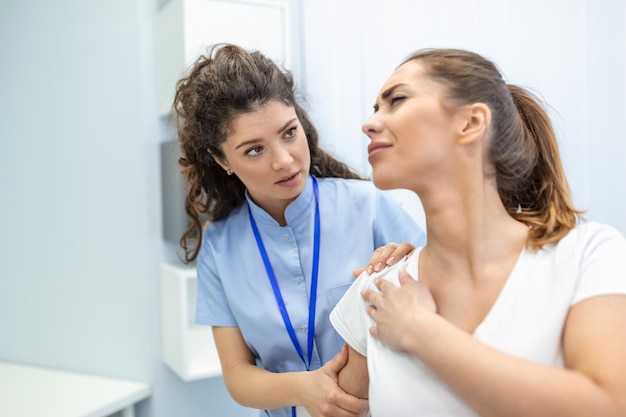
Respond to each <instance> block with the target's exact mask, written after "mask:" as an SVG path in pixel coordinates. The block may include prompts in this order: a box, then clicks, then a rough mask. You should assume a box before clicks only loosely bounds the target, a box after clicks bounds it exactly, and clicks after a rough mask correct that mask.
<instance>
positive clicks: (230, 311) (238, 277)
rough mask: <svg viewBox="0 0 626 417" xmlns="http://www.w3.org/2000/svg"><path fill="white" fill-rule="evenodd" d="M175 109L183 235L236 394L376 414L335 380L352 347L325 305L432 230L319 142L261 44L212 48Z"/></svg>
mask: <svg viewBox="0 0 626 417" xmlns="http://www.w3.org/2000/svg"><path fill="white" fill-rule="evenodd" d="M174 110H175V115H176V121H177V129H178V135H179V139H180V145H181V150H182V155H183V156H182V158H181V159H180V164H181V166H182V168H183V174H184V175H185V177H186V179H187V182H188V185H189V190H188V195H187V197H186V210H187V213H188V215H189V218H190V220H191V226H190V228H189V229H188V230H187V231H186V233H185V234H184V236H183V237H182V238H181V245H182V247H183V248H184V249H185V255H186V260H187V261H188V262H191V261H196V262H197V270H198V300H197V311H196V321H197V323H199V324H204V325H210V326H213V335H214V338H215V343H216V346H217V349H218V353H219V356H220V361H221V365H222V372H223V376H224V380H225V383H226V385H227V388H228V390H229V392H230V394H231V395H232V397H233V398H234V399H235V400H236V401H237V402H238V403H240V404H242V405H244V406H247V407H252V408H258V409H260V410H263V411H262V412H261V415H268V416H284V417H292V416H295V415H298V416H306V415H311V416H314V417H317V416H335V417H337V416H354V415H364V414H366V413H367V410H368V403H367V401H365V400H363V399H359V398H357V397H353V396H351V395H349V394H347V393H345V392H344V391H342V390H341V389H340V388H339V387H338V385H337V373H338V371H339V370H340V369H341V368H342V367H343V365H344V364H345V363H346V361H347V359H348V358H347V356H348V353H347V350H343V349H342V347H343V340H342V339H341V338H340V337H339V336H338V334H337V333H336V331H335V330H334V329H333V327H332V326H331V324H330V321H329V318H328V316H329V313H330V311H331V310H332V308H333V307H334V306H335V304H336V302H337V301H338V300H339V299H340V298H341V296H342V295H343V294H344V292H345V291H346V290H347V288H348V287H349V286H350V284H351V283H352V282H353V279H354V278H353V276H352V271H353V270H355V269H357V268H359V267H361V266H363V265H366V264H367V263H368V260H369V264H370V265H377V264H378V263H379V262H381V263H382V264H384V263H385V262H386V263H388V264H390V263H393V262H394V260H397V259H398V258H400V257H402V256H403V255H404V254H406V253H407V252H408V251H409V250H410V249H412V247H413V246H417V245H421V244H423V243H424V241H425V234H424V232H423V231H422V230H421V229H420V227H419V226H418V225H417V224H416V223H415V222H414V220H413V219H412V218H411V217H410V216H409V215H408V214H407V212H406V211H405V210H404V208H402V207H401V206H400V205H399V204H398V203H397V202H396V201H394V200H393V199H392V198H390V197H389V196H388V195H386V194H385V193H384V192H381V191H379V190H377V189H376V188H375V187H374V186H373V184H372V183H371V182H370V181H366V180H362V179H360V178H359V176H358V175H357V174H356V173H354V172H353V171H351V170H350V169H349V168H348V167H347V166H346V165H345V164H343V163H341V162H339V161H337V160H336V159H334V158H333V157H331V156H330V155H329V154H327V153H326V152H324V151H323V150H322V149H320V148H319V146H318V136H317V132H316V130H315V128H314V126H313V125H312V123H311V121H310V120H309V118H308V116H307V115H306V113H305V112H304V110H303V109H302V107H301V106H300V105H299V104H298V102H297V100H296V95H295V87H294V82H293V78H292V75H291V74H290V73H289V72H286V71H284V70H282V69H281V68H279V67H278V66H277V65H276V64H275V63H274V62H272V61H271V60H269V59H267V58H266V57H265V56H263V55H262V54H260V53H259V52H248V51H245V50H243V49H241V48H239V47H237V46H235V45H218V46H216V47H214V48H213V49H212V50H211V51H210V53H209V54H208V55H206V56H201V57H200V58H199V59H198V60H197V61H196V62H195V63H194V65H193V66H192V67H191V68H190V70H189V72H188V73H187V74H186V75H185V76H184V78H182V79H181V80H180V81H179V82H178V84H177V90H176V97H175V101H174ZM203 225H205V227H203ZM389 242H407V243H404V244H401V245H394V244H392V245H389V246H387V247H384V246H385V245H386V244H388V243H389ZM382 247H384V249H380V248H382ZM377 249H378V250H377ZM375 250H377V251H376V252H374V251H375ZM372 253H374V255H372ZM390 254H391V255H390ZM387 258H389V259H387ZM369 268H370V270H374V269H376V270H378V269H380V267H377V268H373V267H372V266H370V267H369Z"/></svg>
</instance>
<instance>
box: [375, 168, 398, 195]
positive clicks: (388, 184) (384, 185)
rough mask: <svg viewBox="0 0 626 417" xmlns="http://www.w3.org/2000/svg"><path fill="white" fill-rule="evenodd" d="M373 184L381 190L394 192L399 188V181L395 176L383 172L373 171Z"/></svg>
mask: <svg viewBox="0 0 626 417" xmlns="http://www.w3.org/2000/svg"><path fill="white" fill-rule="evenodd" d="M372 182H373V183H374V185H375V186H376V188H379V189H381V190H393V189H396V188H398V181H397V178H395V176H394V175H392V174H390V173H385V172H384V171H381V170H378V171H377V170H373V171H372Z"/></svg>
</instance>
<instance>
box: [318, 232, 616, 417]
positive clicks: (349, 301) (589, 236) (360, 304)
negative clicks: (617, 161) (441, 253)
mask: <svg viewBox="0 0 626 417" xmlns="http://www.w3.org/2000/svg"><path fill="white" fill-rule="evenodd" d="M418 255H419V251H418V250H416V251H415V252H414V253H413V254H412V255H411V256H409V257H407V258H405V259H403V261H402V262H399V263H398V264H396V265H394V266H393V267H391V268H387V269H385V270H384V271H382V272H380V273H375V274H372V275H367V274H365V273H364V274H362V275H361V276H360V277H359V278H358V279H357V280H356V281H355V283H354V284H353V285H352V286H351V287H350V289H349V290H348V292H346V294H345V295H344V296H343V298H342V299H341V301H340V302H339V304H337V306H336V307H335V308H334V310H333V311H332V312H331V315H330V320H331V323H332V324H333V326H334V327H335V329H336V330H337V331H338V332H339V334H340V335H341V336H342V337H343V338H344V340H345V341H346V342H347V343H348V344H349V345H350V346H352V348H353V349H355V350H356V351H358V352H359V353H361V354H362V355H364V356H367V365H368V371H369V377H370V387H369V399H370V409H371V412H372V416H373V417H385V416H393V417H402V416H407V417H409V416H410V417H414V416H418V415H419V416H428V417H431V416H433V417H434V416H437V417H443V416H450V417H462V416H476V415H477V414H476V413H475V412H474V411H473V410H472V409H471V408H470V407H469V406H467V405H466V404H465V403H464V402H463V401H462V400H461V399H460V398H459V397H458V396H456V394H455V393H454V392H452V391H451V390H450V389H449V388H448V387H447V385H446V384H444V383H443V382H442V381H440V380H439V378H438V377H437V376H436V375H434V374H433V373H431V372H430V370H429V369H428V368H427V367H426V366H425V365H423V364H422V363H421V362H420V361H419V360H418V359H417V358H415V357H413V356H410V355H408V354H406V353H401V352H398V351H394V350H391V349H389V348H387V347H386V346H384V345H383V344H382V343H381V342H379V341H377V340H375V339H374V338H373V337H372V336H371V335H370V334H369V328H370V327H371V326H372V325H373V322H372V320H371V319H370V317H369V316H368V315H367V313H366V311H365V306H366V303H365V301H364V300H363V299H362V297H361V292H362V291H363V290H364V289H366V288H370V289H375V287H374V281H375V280H376V279H377V278H379V277H382V278H384V279H386V280H388V281H390V282H393V283H395V284H396V285H398V270H400V269H406V270H407V271H408V272H409V273H410V274H411V276H413V277H415V276H416V275H417V270H418V269H417V264H418ZM606 294H624V295H626V239H624V236H622V235H621V234H620V233H619V232H618V231H617V230H615V229H614V228H612V227H610V226H606V225H601V224H598V223H595V222H590V223H583V224H580V225H578V226H577V227H576V228H575V229H573V230H572V231H571V232H570V233H569V234H568V235H567V236H565V237H564V238H563V239H561V241H560V242H558V243H557V244H555V245H548V246H545V247H544V248H543V249H542V250H540V251H532V250H527V249H525V250H523V251H522V253H521V254H520V257H519V259H518V260H517V263H516V265H515V267H514V268H513V271H512V272H511V275H510V276H509V278H508V280H507V282H506V283H505V285H504V287H503V288H502V291H501V293H500V294H499V296H498V298H497V299H496V301H495V303H494V305H493V306H492V308H491V310H490V311H489V313H488V314H487V316H486V317H485V319H484V320H483V322H482V323H481V324H480V325H479V326H478V327H477V328H476V330H475V332H474V334H473V336H474V338H475V339H476V340H479V341H480V342H482V343H484V344H486V345H488V346H491V347H493V348H495V349H498V350H500V351H502V352H506V353H509V354H511V355H513V356H517V357H520V358H525V359H528V360H531V361H533V362H537V363H541V364H545V365H549V366H556V367H563V350H562V345H561V334H562V329H563V324H564V322H565V319H566V317H567V314H568V311H569V309H570V307H571V306H573V305H574V304H576V303H577V302H579V301H582V300H584V299H587V298H590V297H594V296H597V295H606Z"/></svg>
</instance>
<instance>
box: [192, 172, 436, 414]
mask: <svg viewBox="0 0 626 417" xmlns="http://www.w3.org/2000/svg"><path fill="white" fill-rule="evenodd" d="M318 184H319V200H320V201H319V208H320V220H321V233H320V261H319V276H318V288H317V308H316V317H315V341H314V347H313V354H312V359H311V369H312V370H314V369H317V368H319V367H321V366H322V365H323V364H324V363H326V362H327V361H329V360H330V359H332V358H333V357H334V356H335V355H336V354H337V353H338V352H339V351H340V350H341V347H342V346H343V339H341V337H340V336H339V335H338V333H337V332H336V331H335V329H334V328H333V326H332V325H331V324H330V320H329V318H328V316H329V314H330V311H331V310H332V309H333V307H334V306H335V304H336V303H337V302H338V301H339V299H340V298H341V297H342V296H343V294H344V293H345V291H346V290H347V289H348V287H349V286H350V284H352V282H353V281H354V277H353V276H352V271H353V270H354V269H356V268H360V267H365V264H366V262H367V261H368V260H369V258H370V256H371V255H372V252H373V251H374V249H376V248H378V247H380V246H383V245H385V244H387V243H389V242H396V243H400V242H404V241H408V242H411V243H412V244H414V245H415V246H421V245H423V244H424V243H425V241H426V235H425V233H424V232H423V230H422V229H421V228H420V227H419V226H418V225H417V223H416V222H415V221H414V220H413V219H412V217H411V216H409V214H408V213H407V212H406V210H405V209H404V208H403V207H401V206H400V204H399V203H398V202H397V201H396V200H394V199H393V197H391V196H389V195H387V194H386V193H385V192H383V191H380V190H377V189H376V188H375V187H374V185H373V184H372V183H371V182H370V181H363V180H347V179H339V178H320V179H318ZM248 207H250V209H251V211H252V215H253V216H254V219H255V221H256V223H257V226H258V228H259V232H260V234H261V238H262V239H263V244H264V245H265V248H266V250H267V253H268V256H269V259H270V261H271V264H272V268H273V269H274V273H275V275H276V280H277V281H278V285H279V287H280V291H281V293H282V296H283V299H284V301H285V305H286V308H287V311H288V313H289V317H290V319H291V322H292V324H293V327H294V329H295V332H296V336H297V338H298V341H299V342H300V347H301V349H302V352H303V354H304V356H305V358H306V357H307V353H308V352H307V330H308V327H307V326H308V313H309V309H308V306H309V294H308V292H309V290H310V288H311V267H312V261H313V259H312V258H313V229H314V214H315V197H314V194H313V186H312V180H311V178H308V180H307V184H306V186H305V188H304V190H303V192H302V193H301V194H300V195H299V196H298V198H296V199H295V200H294V201H293V202H292V203H291V204H290V205H289V206H288V207H287V209H286V211H285V219H286V221H287V225H286V226H280V225H279V224H278V223H277V222H276V221H275V220H274V219H273V218H272V217H271V216H270V215H269V214H268V213H266V212H265V211H264V210H263V209H262V208H260V207H259V206H257V205H256V204H255V203H254V202H253V201H252V200H251V199H250V198H249V196H248V195H246V201H244V203H243V204H242V206H240V207H238V208H236V209H235V210H233V212H232V213H231V214H230V216H229V217H228V218H226V219H223V220H220V221H218V222H215V223H212V224H210V225H209V226H208V228H207V229H206V230H205V231H204V235H203V241H202V247H201V250H200V253H199V255H198V266H197V268H198V298H197V309H196V322H197V323H198V324H205V325H211V326H238V327H239V328H240V330H241V333H242V335H243V337H244V339H245V341H246V343H247V344H248V346H249V347H250V349H251V351H252V352H253V354H254V355H255V357H256V358H257V364H258V365H259V366H261V367H264V368H266V369H268V370H270V371H272V372H291V371H305V370H306V366H305V364H304V363H303V362H302V359H300V357H299V356H298V353H297V351H296V349H295V348H294V346H293V344H292V342H291V339H290V338H289V334H288V332H287V330H286V328H285V325H284V322H283V319H282V317H281V315H280V310H279V308H278V305H277V303H276V299H275V297H274V293H273V291H272V286H271V283H270V281H269V279H268V277H267V273H266V270H265V267H264V265H263V260H262V258H261V255H260V253H259V249H258V247H257V244H256V240H255V238H254V234H253V232H252V227H251V226H250V220H249V217H248ZM269 415H271V416H285V417H289V416H291V409H290V408H284V409H279V410H270V412H269Z"/></svg>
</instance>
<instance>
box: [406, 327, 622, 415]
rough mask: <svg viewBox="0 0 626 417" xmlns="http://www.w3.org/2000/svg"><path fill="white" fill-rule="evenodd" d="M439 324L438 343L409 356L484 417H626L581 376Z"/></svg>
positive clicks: (433, 341)
mask: <svg viewBox="0 0 626 417" xmlns="http://www.w3.org/2000/svg"><path fill="white" fill-rule="evenodd" d="M441 320H443V319H441ZM439 324H440V325H438V326H437V337H431V338H422V341H423V340H425V339H426V340H428V342H427V343H423V342H422V343H421V344H420V346H419V347H417V348H416V349H411V348H409V352H411V353H412V354H413V355H415V356H417V357H419V358H420V359H421V360H422V361H423V362H424V363H425V364H426V365H427V366H428V367H429V368H430V369H431V370H432V371H433V372H434V373H435V374H437V375H438V376H439V378H441V379H442V380H443V381H444V382H445V383H446V384H447V385H448V386H449V387H450V388H451V389H452V390H453V391H455V392H456V393H457V394H458V395H459V396H460V397H461V398H463V399H464V400H465V402H467V403H468V404H469V405H470V406H471V407H473V408H474V409H475V410H476V411H477V412H478V413H479V414H480V415H481V416H484V417H491V416H494V417H495V416H504V415H506V416H510V417H517V416H519V417H527V416H529V415H532V416H534V417H541V416H569V417H576V416H581V417H582V416H590V415H598V416H600V415H601V416H607V417H609V416H622V415H623V414H620V413H619V411H618V410H619V408H620V404H619V399H618V398H619V397H620V396H619V395H617V393H615V395H611V393H610V392H609V391H607V390H606V389H604V388H603V387H601V386H600V385H598V384H596V383H594V382H593V381H592V380H591V378H589V377H587V376H585V375H583V374H582V373H579V372H574V371H571V370H566V369H558V368H552V367H548V366H543V365H540V364H536V363H533V362H530V361H526V360H523V359H519V358H516V357H512V356H510V355H507V354H505V353H502V352H499V351H497V350H495V349H492V348H490V347H488V346H486V345H484V344H482V343H480V342H478V341H476V340H475V339H474V338H472V337H471V336H470V335H469V334H467V333H465V332H463V331H461V330H459V329H457V328H456V327H454V326H452V325H450V324H449V323H447V322H442V323H439ZM622 396H623V394H622ZM623 405H624V404H621V406H622V409H623Z"/></svg>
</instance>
